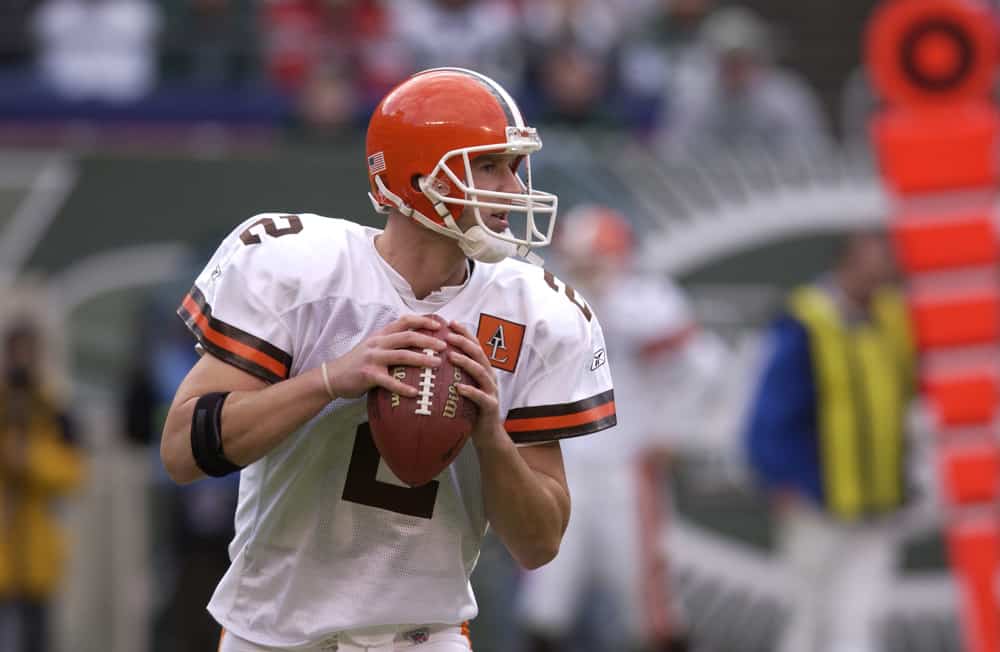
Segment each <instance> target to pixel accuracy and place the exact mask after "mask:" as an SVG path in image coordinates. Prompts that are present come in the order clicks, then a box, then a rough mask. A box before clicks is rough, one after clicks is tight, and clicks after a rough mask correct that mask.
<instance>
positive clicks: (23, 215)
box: [0, 156, 77, 286]
mask: <svg viewBox="0 0 1000 652" xmlns="http://www.w3.org/2000/svg"><path fill="white" fill-rule="evenodd" d="M76 177H77V173H76V168H75V167H74V166H73V164H72V163H71V162H70V161H69V160H68V159H66V158H65V157H61V156H59V157H55V158H53V159H52V160H51V161H50V162H49V163H47V164H46V165H45V166H44V167H43V168H42V169H41V171H40V172H39V173H38V174H37V175H36V176H35V178H34V181H33V182H32V183H31V187H30V188H29V189H28V193H27V195H26V196H25V198H24V200H23V201H21V203H20V204H18V206H17V208H16V209H15V210H14V214H13V215H11V217H10V220H9V221H8V222H7V223H6V224H5V225H4V227H3V228H2V230H0V286H3V285H7V284H8V283H11V282H13V280H14V278H15V277H16V276H17V275H18V272H19V271H21V267H22V266H23V265H24V263H25V261H27V260H28V258H30V257H31V254H32V252H34V251H35V248H36V247H37V246H38V243H39V242H40V241H41V239H42V238H43V237H44V236H45V233H46V231H48V229H49V226H50V225H51V224H52V221H53V220H54V219H55V218H56V216H57V215H58V214H59V209H60V208H62V205H63V203H64V202H65V200H66V197H67V196H68V195H69V193H70V191H71V190H72V189H73V186H74V185H75V184H76Z"/></svg>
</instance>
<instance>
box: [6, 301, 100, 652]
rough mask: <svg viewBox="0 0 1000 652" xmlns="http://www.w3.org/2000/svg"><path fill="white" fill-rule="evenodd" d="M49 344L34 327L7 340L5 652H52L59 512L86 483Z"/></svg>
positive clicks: (59, 571) (21, 328) (17, 328)
mask: <svg viewBox="0 0 1000 652" xmlns="http://www.w3.org/2000/svg"><path fill="white" fill-rule="evenodd" d="M41 338H42V336H41V331H40V329H39V328H38V327H37V326H36V325H35V324H34V323H33V322H30V321H15V322H14V323H13V325H12V326H10V327H9V328H8V329H7V330H6V331H5V332H4V335H3V347H4V349H3V355H4V357H3V363H4V366H3V370H4V375H3V377H2V378H0V649H2V650H4V651H5V652H7V651H10V652H46V651H47V650H50V649H51V648H50V647H49V646H48V632H49V611H50V602H51V600H52V598H53V597H54V596H55V594H56V592H57V591H58V590H59V585H60V583H61V580H62V577H63V561H64V556H65V550H64V548H65V541H64V539H63V535H62V533H61V532H60V529H59V525H58V523H57V521H56V517H55V515H54V514H53V512H52V510H53V507H54V503H55V500H56V499H57V498H58V497H60V496H62V495H64V494H67V493H69V492H70V491H72V490H73V489H75V488H76V487H77V486H78V485H79V484H80V481H81V476H82V473H83V468H82V467H83V462H82V460H81V459H80V455H79V453H78V452H77V450H76V449H75V447H74V445H73V443H72V436H71V432H70V427H69V421H68V419H67V416H66V414H65V413H64V412H63V411H62V408H61V407H60V406H59V405H57V404H56V402H55V401H54V400H53V399H52V398H51V397H50V395H49V393H48V392H47V391H46V389H45V388H44V387H43V384H42V378H41V375H42V374H41V359H42V346H43V344H42V339H41Z"/></svg>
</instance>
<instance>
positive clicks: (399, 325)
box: [379, 315, 441, 335]
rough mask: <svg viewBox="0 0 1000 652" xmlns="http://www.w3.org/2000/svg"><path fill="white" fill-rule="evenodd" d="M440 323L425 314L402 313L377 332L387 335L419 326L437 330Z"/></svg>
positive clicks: (415, 328)
mask: <svg viewBox="0 0 1000 652" xmlns="http://www.w3.org/2000/svg"><path fill="white" fill-rule="evenodd" d="M440 325H441V324H440V322H438V320H437V319H435V318H433V317H429V316H427V315H403V316H402V317H400V318H399V319H397V320H396V321H394V322H392V323H391V324H389V325H388V326H386V327H385V328H383V329H382V330H381V331H379V333H380V334H381V335H389V334H391V333H400V332H402V331H407V330H417V329H421V328H424V329H427V330H437V329H438V327H439V326H440Z"/></svg>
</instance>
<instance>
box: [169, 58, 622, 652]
mask: <svg viewBox="0 0 1000 652" xmlns="http://www.w3.org/2000/svg"><path fill="white" fill-rule="evenodd" d="M540 147H541V141H540V140H539V139H538V136H537V134H536V133H535V130H534V129H531V128H529V127H526V126H525V125H524V124H523V120H522V118H521V115H520V113H519V112H518V109H517V107H516V105H515V104H514V102H513V101H512V100H511V99H510V96H509V95H508V94H507V93H506V92H505V91H504V90H503V89H502V88H501V87H500V86H499V85H497V84H496V83H495V82H494V81H492V80H490V79H488V78H486V77H484V76H482V75H479V74H477V73H474V72H471V71H467V70H461V69H437V70H431V71H425V72H423V73H419V74H417V75H414V76H413V77H411V78H410V79H409V80H407V81H405V82H403V83H402V84H401V85H400V86H398V87H397V88H396V89H394V90H393V91H391V92H390V93H389V94H388V95H387V96H386V97H385V98H384V99H383V101H382V103H381V104H380V105H379V107H378V108H377V109H376V110H375V114H374V115H373V116H372V119H371V122H370V124H369V129H368V142H367V149H368V152H367V154H368V168H369V177H370V180H371V185H372V200H373V202H374V203H375V205H376V207H377V208H378V209H379V210H380V211H382V212H386V213H388V217H387V223H386V227H385V229H384V230H383V231H379V230H375V229H370V228H365V227H362V226H359V225H356V224H354V223H350V222H346V221H342V220H335V219H329V218H325V217H320V216H317V215H285V214H280V213H270V214H263V215H258V216H255V217H252V218H250V219H249V220H247V221H246V222H244V223H243V224H241V225H240V226H238V227H237V228H236V230H235V231H233V232H232V234H231V235H229V237H227V238H226V239H225V240H224V241H223V243H222V245H221V246H220V247H219V249H218V251H217V252H216V253H215V255H214V256H213V258H212V260H211V261H210V262H209V263H208V265H207V267H206V268H205V270H204V271H203V272H202V274H201V275H199V276H198V278H197V280H196V281H195V284H194V287H193V288H192V290H191V292H190V294H189V295H188V296H187V297H185V299H184V302H183V305H182V306H181V308H180V310H179V312H180V314H181V316H182V317H183V318H184V319H185V320H186V321H187V324H188V326H189V327H190V328H191V330H192V331H193V333H194V334H195V336H196V337H197V340H198V343H199V345H200V346H201V348H202V349H203V350H204V352H205V355H203V356H202V357H201V359H200V361H199V362H198V363H197V364H196V365H195V367H194V368H193V369H192V370H191V372H190V373H189V374H188V376H187V377H186V378H185V380H184V382H183V383H182V384H181V386H180V388H179V389H178V391H177V396H176V397H175V399H174V402H173V405H172V406H171V408H170V412H169V414H168V417H167V422H166V425H165V428H164V435H163V441H162V446H161V454H162V458H163V461H164V464H165V466H166V468H167V470H168V472H169V473H170V475H171V476H172V477H173V478H174V479H175V480H177V481H178V482H191V481H194V480H196V479H198V478H201V477H203V476H204V475H206V474H211V475H221V474H225V473H229V472H235V471H238V470H240V469H242V472H241V477H240V500H239V506H238V508H237V513H236V536H235V538H234V540H233V542H232V544H231V546H230V555H231V558H232V566H231V568H230V569H229V571H228V572H227V573H226V575H225V577H224V578H223V579H222V581H221V583H220V584H219V586H218V588H217V590H216V592H215V595H214V596H213V597H212V600H211V602H210V604H209V611H210V612H211V613H212V614H213V616H214V617H215V618H216V619H217V620H218V621H219V622H220V623H221V624H222V625H223V627H224V630H225V634H224V637H223V642H222V647H221V649H222V651H223V652H246V651H259V650H290V649H295V650H308V651H317V652H318V651H319V650H333V649H339V650H341V651H342V652H343V651H347V650H379V651H387V650H396V649H403V648H409V647H413V646H419V649H420V650H425V651H427V652H452V651H457V650H468V649H469V647H470V646H469V642H468V638H467V636H465V635H463V629H464V625H463V623H465V622H466V621H468V620H469V619H471V618H473V617H475V615H476V602H475V599H474V597H473V595H472V591H471V587H470V584H469V576H470V574H471V573H472V570H473V568H474V566H475V564H476V560H477V557H478V554H479V548H480V542H481V540H482V537H483V535H484V532H485V530H486V527H487V524H490V525H492V527H493V528H495V530H496V532H497V534H498V536H499V537H500V538H501V540H502V541H503V542H504V543H505V545H506V546H507V547H508V548H509V550H510V551H511V554H512V555H513V556H514V558H515V559H517V560H518V561H519V562H520V563H521V564H522V565H524V566H525V567H528V568H534V567H538V566H541V565H542V564H545V563H546V562H548V561H549V560H551V559H552V558H553V557H554V556H555V554H556V552H557V550H558V548H559V544H560V540H561V538H562V534H563V531H564V530H565V528H566V524H567V521H568V518H569V505H570V500H569V493H568V489H567V487H566V481H565V475H564V472H563V466H562V456H561V451H560V445H559V440H561V439H563V438H566V437H573V436H577V435H584V434H589V433H592V432H596V431H598V430H602V429H604V428H607V427H609V426H612V425H614V423H615V407H614V397H613V391H612V385H611V376H610V372H609V370H608V365H601V366H597V367H595V366H594V365H593V360H594V356H595V352H596V351H600V350H602V349H603V348H604V346H605V345H604V340H603V335H602V332H601V328H600V326H599V324H598V322H597V320H596V318H595V317H594V315H593V313H592V312H591V310H590V308H589V306H588V305H587V304H586V302H585V301H584V300H583V299H582V298H581V297H580V296H578V295H576V294H575V293H574V292H573V290H572V289H571V288H569V287H567V286H565V285H564V284H562V283H561V282H560V281H559V280H558V279H556V278H555V277H553V276H552V275H551V274H548V273H547V272H545V271H544V270H543V269H542V268H541V267H538V266H535V265H531V264H528V263H524V262H520V261H515V260H512V259H510V258H508V256H511V255H518V256H522V257H528V258H534V257H535V256H534V254H532V253H531V249H532V248H533V247H537V246H543V245H545V244H548V240H549V235H550V234H551V227H552V223H553V221H554V219H555V209H556V200H555V197H554V196H553V195H550V194H547V193H543V192H541V191H537V190H534V189H533V188H532V186H531V177H530V166H529V164H528V161H527V159H528V155H529V154H531V153H532V152H534V151H537V150H538V149H539V148H540ZM519 169H520V170H524V171H525V172H526V175H525V176H526V178H525V179H524V180H523V181H522V179H521V178H520V176H519V175H518V171H519ZM516 214H520V215H523V220H522V222H523V224H522V226H523V231H522V232H521V233H517V234H515V233H514V232H513V231H512V230H511V228H510V224H511V223H517V222H518V220H516V219H511V218H512V217H513V216H514V215H516ZM430 313H435V314H437V315H440V316H442V317H444V318H445V319H447V320H449V321H450V325H451V329H452V331H453V332H452V333H451V334H450V335H449V339H450V342H451V344H452V345H453V346H455V347H457V348H458V349H459V350H460V351H461V353H455V354H452V359H453V361H454V362H455V364H457V365H459V366H461V367H463V368H464V369H465V370H466V371H467V372H468V373H469V374H470V375H471V377H472V378H473V379H474V380H475V381H476V383H477V385H478V388H476V387H473V386H471V385H459V386H458V389H459V391H460V392H461V394H462V395H463V396H465V397H466V398H468V399H470V400H472V401H473V402H475V403H476V404H477V405H478V406H479V418H478V421H477V423H476V426H475V428H474V429H473V432H472V435H471V438H470V439H471V444H468V445H466V446H465V448H464V449H463V451H462V452H461V454H460V455H459V457H458V458H457V459H456V460H455V462H454V463H453V464H451V465H450V466H449V467H448V468H447V469H445V471H443V472H442V473H441V474H440V475H439V476H438V477H437V478H436V479H435V480H434V481H433V482H431V483H429V484H427V485H424V486H422V487H415V488H410V487H407V486H405V485H404V484H403V483H401V482H400V481H399V480H398V479H397V478H395V477H394V476H393V474H392V473H391V472H390V471H389V469H388V468H387V467H386V466H385V465H384V463H382V461H381V459H380V457H379V454H378V451H377V449H376V448H375V445H374V443H373V441H372V437H371V434H370V431H369V429H368V425H367V422H366V409H365V401H364V397H365V393H366V392H367V391H368V390H369V389H371V388H373V387H375V386H382V387H385V388H387V389H389V390H391V391H394V392H400V393H402V394H405V395H408V396H413V395H415V394H416V390H415V389H412V388H409V387H408V386H406V385H403V384H402V383H400V382H399V381H397V380H396V379H394V378H393V377H392V376H391V375H390V373H389V371H388V369H389V368H390V367H393V366H396V365H411V366H431V367H433V366H435V365H437V364H439V362H438V361H437V359H436V358H435V357H434V356H431V355H427V354H425V353H420V352H418V350H420V349H423V348H433V349H436V350H441V348H442V346H443V345H442V344H441V343H440V342H439V341H438V340H435V339H434V338H432V337H429V336H426V335H422V334H419V333H417V332H415V330H414V329H419V328H425V327H432V326H433V323H432V322H431V320H430V319H429V318H428V317H426V316H421V315H427V314H430ZM411 349H416V350H411ZM528 444H531V445H528Z"/></svg>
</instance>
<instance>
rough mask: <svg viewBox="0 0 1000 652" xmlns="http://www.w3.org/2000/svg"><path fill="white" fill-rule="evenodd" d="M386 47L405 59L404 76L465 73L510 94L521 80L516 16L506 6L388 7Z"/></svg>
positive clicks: (430, 1)
mask: <svg viewBox="0 0 1000 652" xmlns="http://www.w3.org/2000/svg"><path fill="white" fill-rule="evenodd" d="M387 10H388V18H389V42H390V43H391V42H396V43H398V44H399V45H400V46H401V47H402V49H403V52H404V53H405V57H406V61H407V64H408V65H409V70H408V72H416V71H417V70H422V69H425V68H436V67H440V66H458V67H461V68H470V69H472V70H475V71H476V72H480V73H483V74H484V75H487V76H488V77H492V78H493V79H495V80H496V81H498V82H499V83H500V85H501V86H503V87H504V88H506V89H507V90H508V91H511V92H512V93H516V92H517V91H519V90H520V87H521V85H522V77H523V74H524V49H523V47H522V46H521V41H520V34H519V31H518V28H519V27H520V25H519V24H518V22H517V14H516V13H515V11H514V9H513V7H512V6H511V4H510V3H508V2H506V1H505V0H409V1H408V2H394V3H391V4H389V5H388V7H387Z"/></svg>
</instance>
